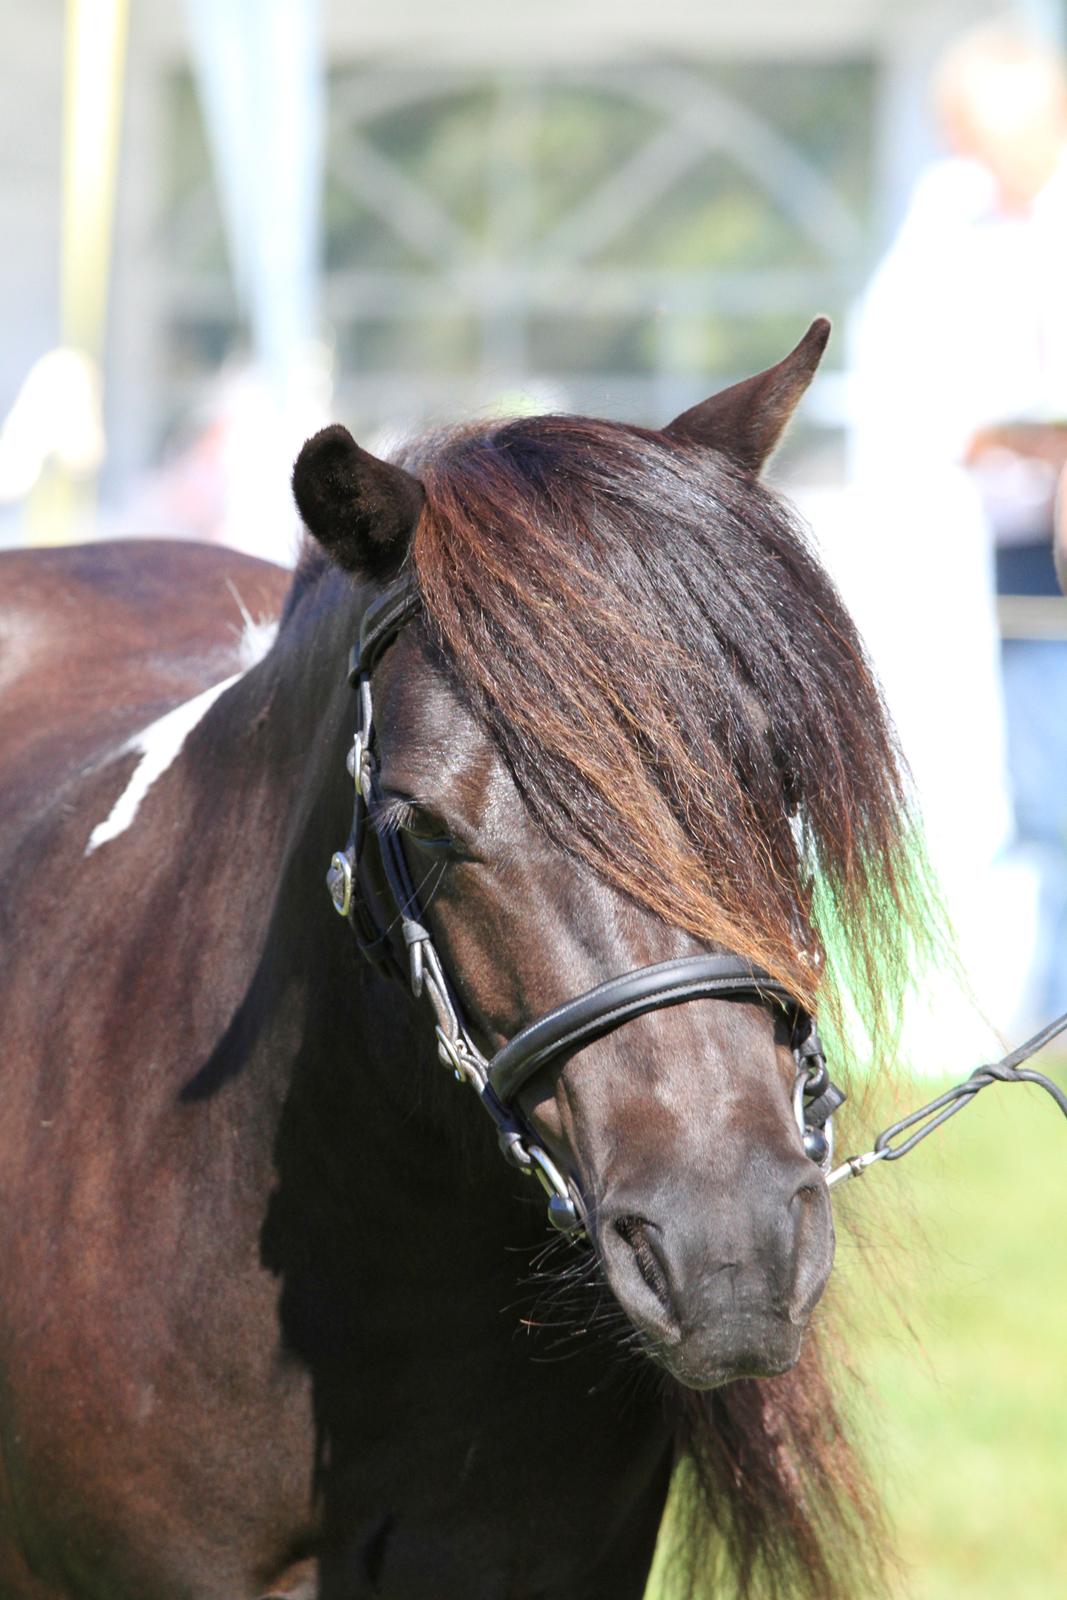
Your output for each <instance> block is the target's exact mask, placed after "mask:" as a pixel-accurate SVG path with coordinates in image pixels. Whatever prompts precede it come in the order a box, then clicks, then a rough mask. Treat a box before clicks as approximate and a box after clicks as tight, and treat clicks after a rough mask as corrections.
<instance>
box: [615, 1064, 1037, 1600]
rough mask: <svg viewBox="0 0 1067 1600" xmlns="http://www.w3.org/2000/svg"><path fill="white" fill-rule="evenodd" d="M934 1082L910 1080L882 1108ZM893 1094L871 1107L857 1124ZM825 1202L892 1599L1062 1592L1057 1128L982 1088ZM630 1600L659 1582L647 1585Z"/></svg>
mask: <svg viewBox="0 0 1067 1600" xmlns="http://www.w3.org/2000/svg"><path fill="white" fill-rule="evenodd" d="M1039 1064H1040V1063H1039ZM1045 1070H1046V1071H1047V1070H1049V1068H1048V1067H1047V1066H1045ZM1058 1077H1059V1080H1060V1081H1061V1082H1062V1081H1063V1077H1064V1074H1063V1072H1062V1071H1060V1072H1059V1074H1058ZM936 1091H937V1085H936V1084H929V1083H923V1084H920V1085H919V1086H918V1087H917V1088H916V1087H915V1086H910V1087H909V1090H908V1092H907V1093H906V1094H901V1095H900V1097H899V1101H900V1105H901V1106H902V1107H903V1108H904V1109H911V1107H912V1106H913V1105H917V1104H920V1103H921V1102H922V1101H923V1100H925V1099H927V1098H930V1097H931V1096H932V1095H933V1094H934V1093H936ZM896 1104H897V1101H896V1100H894V1102H893V1103H892V1104H890V1103H888V1102H887V1101H886V1100H885V1099H884V1098H883V1100H882V1101H881V1103H880V1104H879V1103H878V1102H872V1105H871V1106H870V1107H869V1108H866V1109H865V1111H864V1113H863V1118H862V1124H863V1126H864V1127H865V1128H868V1129H874V1128H876V1127H879V1126H882V1125H883V1123H884V1122H885V1121H891V1120H893V1116H894V1115H899V1114H900V1111H899V1110H898V1111H896V1112H894V1106H895V1105H896ZM879 1111H881V1112H882V1113H884V1115H883V1117H882V1121H881V1122H877V1121H876V1120H875V1118H876V1117H877V1116H878V1113H879ZM861 1138H862V1136H861V1137H857V1138H855V1139H854V1140H850V1141H849V1142H848V1150H849V1152H851V1151H852V1150H854V1149H857V1148H861V1147H862V1148H866V1144H865V1143H861ZM838 1196H839V1198H838V1199H837V1200H835V1206H836V1207H837V1209H838V1210H839V1211H840V1212H841V1213H842V1214H843V1215H844V1214H845V1213H846V1212H847V1214H848V1215H849V1216H850V1217H851V1218H853V1219H854V1221H855V1223H856V1225H857V1228H858V1229H862V1230H863V1231H864V1233H866V1234H868V1237H869V1241H870V1244H871V1246H872V1248H871V1249H859V1248H857V1246H856V1245H854V1244H852V1245H850V1243H849V1241H848V1238H847V1237H843V1238H842V1240H841V1243H840V1246H839V1253H838V1264H837V1267H836V1269H835V1283H834V1291H833V1292H834V1295H835V1297H836V1299H837V1302H838V1304H839V1306H841V1308H842V1309H843V1310H846V1311H847V1312H848V1313H849V1322H850V1324H851V1325H852V1326H853V1333H852V1337H851V1358H852V1359H851V1364H852V1365H853V1366H854V1368H855V1370H856V1371H857V1372H858V1373H859V1374H860V1376H861V1378H862V1381H863V1386H864V1390H863V1392H862V1393H860V1394H859V1395H857V1396H855V1398H854V1404H853V1411H854V1413H855V1415H856V1419H857V1423H858V1425H859V1427H860V1431H861V1433H862V1434H863V1436H864V1437H865V1438H866V1439H867V1442H868V1458H869V1460H870V1462H871V1465H872V1468H873V1471H874V1477H875V1480H876V1482H877V1483H879V1484H880V1486H881V1488H882V1490H883V1493H884V1495H885V1499H886V1504H887V1506H888V1509H889V1512H890V1516H891V1518H892V1521H893V1523H894V1525H895V1528H896V1533H897V1542H898V1547H899V1551H900V1555H901V1557H902V1560H903V1562H904V1564H905V1568H904V1576H903V1578H902V1580H901V1582H900V1585H899V1588H898V1590H897V1593H898V1595H899V1596H900V1600H1063V1597H1064V1596H1067V1122H1064V1119H1063V1118H1062V1117H1061V1115H1060V1113H1059V1112H1058V1111H1057V1109H1056V1107H1055V1105H1054V1104H1053V1103H1052V1101H1051V1100H1050V1099H1049V1098H1048V1097H1047V1096H1046V1095H1044V1094H1042V1092H1041V1091H1040V1090H1039V1089H1037V1088H1032V1087H1026V1088H1023V1087H1021V1086H1018V1087H1017V1086H1014V1085H1003V1086H1002V1085H994V1086H993V1087H992V1088H990V1089H988V1090H986V1091H985V1092H984V1093H983V1094H982V1095H980V1096H979V1097H978V1099H977V1101H975V1102H974V1103H973V1104H972V1105H971V1106H968V1107H966V1108H965V1109H964V1110H963V1111H962V1112H960V1114H959V1116H958V1117H957V1118H956V1119H955V1120H954V1121H953V1122H952V1123H951V1125H950V1126H949V1127H946V1128H944V1129H942V1130H940V1131H939V1132H938V1133H936V1134H934V1135H933V1136H932V1138H931V1139H930V1141H929V1142H928V1143H926V1144H925V1145H923V1146H922V1147H921V1149H919V1150H917V1151H915V1152H914V1154H912V1155H910V1156H908V1157H907V1158H906V1159H905V1160H903V1161H901V1162H899V1163H898V1164H896V1165H894V1166H883V1167H881V1168H875V1169H874V1170H873V1171H871V1172H870V1173H868V1175H867V1176H866V1178H864V1179H863V1180H861V1181H860V1182H858V1183H852V1184H848V1185H846V1186H845V1188H844V1189H843V1190H839V1191H838ZM864 1257H866V1258H867V1265H866V1266H864V1265H862V1264H861V1263H862V1259H863V1258H864ZM872 1263H873V1266H874V1271H873V1272H872V1271H871V1270H869V1269H870V1266H871V1264H872ZM647 1600H667V1596H666V1591H665V1590H664V1589H663V1588H661V1587H660V1586H659V1585H657V1584H656V1582H655V1581H653V1583H652V1585H651V1586H650V1588H649V1591H648V1597H647ZM857 1600H860V1597H857Z"/></svg>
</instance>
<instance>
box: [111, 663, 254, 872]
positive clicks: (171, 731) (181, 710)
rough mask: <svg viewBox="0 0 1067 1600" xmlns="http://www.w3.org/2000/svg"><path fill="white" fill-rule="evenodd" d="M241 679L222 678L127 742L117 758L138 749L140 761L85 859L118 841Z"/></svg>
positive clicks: (235, 677) (238, 675)
mask: <svg viewBox="0 0 1067 1600" xmlns="http://www.w3.org/2000/svg"><path fill="white" fill-rule="evenodd" d="M242 676H243V674H242V673H240V672H235V673H234V675H233V677H232V678H223V680H222V682H221V683H216V684H213V685H212V686H211V688H210V689H205V690H204V691H203V693H202V694H198V695H194V697H193V699H192V700H186V701H185V702H184V704H182V705H180V706H175V707H174V710H173V711H168V712H167V713H166V715H165V716H162V717H158V718H157V719H156V721H155V722H150V723H149V724H148V727H147V728H142V729H141V731H140V733H135V734H134V736H133V738H132V739H128V740H127V741H126V743H125V744H124V745H123V746H122V749H121V750H120V751H119V752H118V753H119V755H120V756H124V755H129V753H130V752H131V751H133V750H139V751H140V752H141V759H140V761H139V762H138V763H137V765H136V766H135V767H134V769H133V771H132V773H131V774H130V780H129V782H128V783H127V785H126V787H125V789H123V791H122V793H121V794H120V795H119V797H118V799H117V800H116V801H115V804H114V805H113V806H112V807H111V811H110V813H109V814H108V815H107V816H106V817H105V818H104V820H103V822H98V823H97V825H96V827H95V828H94V829H93V831H92V833H91V834H90V835H89V843H88V844H87V845H86V846H85V854H86V855H87V856H89V855H92V853H93V851H94V850H98V849H99V848H100V846H101V845H102V844H108V843H109V842H110V841H111V840H112V839H117V838H118V836H119V834H120V833H125V832H126V829H127V828H128V827H129V826H130V824H131V822H132V821H133V819H134V817H136V815H137V812H138V811H139V809H140V806H141V801H142V800H143V799H144V797H145V795H146V794H147V793H148V791H149V789H150V788H151V787H152V785H153V784H154V783H155V781H156V779H157V778H161V777H162V776H163V774H164V773H165V772H166V770H167V768H168V767H169V766H171V765H172V763H173V762H174V761H175V760H176V759H177V757H178V755H179V754H180V752H181V748H182V745H183V744H184V743H185V741H186V739H187V738H188V737H189V735H190V734H191V733H192V731H193V729H194V728H195V727H196V725H197V723H198V722H199V721H201V719H202V718H203V717H204V716H206V714H207V712H208V711H209V710H210V708H211V707H212V706H213V705H214V704H215V701H216V700H217V699H218V698H219V696H220V695H221V694H225V692H226V690H227V689H228V688H230V686H231V684H234V683H236V682H237V680H238V678H240V677H242Z"/></svg>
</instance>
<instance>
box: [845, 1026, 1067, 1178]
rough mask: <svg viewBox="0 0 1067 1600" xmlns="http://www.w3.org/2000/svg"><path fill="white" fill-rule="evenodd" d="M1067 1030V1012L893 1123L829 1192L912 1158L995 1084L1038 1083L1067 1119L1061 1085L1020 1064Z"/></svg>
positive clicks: (853, 1159)
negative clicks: (878, 1165) (880, 1163)
mask: <svg viewBox="0 0 1067 1600" xmlns="http://www.w3.org/2000/svg"><path fill="white" fill-rule="evenodd" d="M1065 1029H1067V1012H1064V1014H1063V1016H1062V1017H1057V1018H1056V1020H1055V1022H1050V1023H1049V1024H1048V1026H1047V1027H1044V1028H1042V1029H1041V1031H1040V1033H1035V1034H1034V1036H1033V1038H1032V1039H1027V1041H1026V1043H1025V1044H1021V1045H1019V1047H1018V1049H1016V1050H1011V1051H1009V1053H1008V1054H1007V1055H1006V1056H1002V1057H1001V1059H1000V1060H999V1061H994V1062H990V1063H989V1064H987V1065H986V1066H982V1067H976V1068H975V1070H974V1072H972V1073H971V1075H970V1077H969V1078H965V1079H964V1080H963V1082H962V1083H957V1084H954V1085H953V1087H952V1088H951V1089H946V1090H945V1092H944V1094H939V1095H938V1096H937V1098H936V1100H930V1101H928V1102H927V1104H926V1105H924V1106H920V1107H919V1109H918V1111H913V1112H912V1113H911V1115H910V1116H907V1117H901V1119H900V1121H899V1122H894V1123H892V1124H891V1125H890V1126H889V1127H888V1128H884V1129H883V1130H882V1132H881V1133H880V1134H879V1135H878V1137H877V1139H876V1140H875V1141H874V1146H873V1148H872V1149H870V1150H867V1151H865V1152H864V1154H863V1155H860V1156H849V1158H848V1160H847V1161H843V1162H842V1163H841V1165H840V1166H839V1167H835V1168H834V1169H833V1171H832V1172H830V1173H829V1174H828V1175H827V1179H826V1185H827V1188H830V1189H832V1188H833V1187H834V1185H835V1184H838V1183H846V1182H847V1181H848V1179H849V1178H862V1176H863V1174H864V1173H865V1172H866V1171H867V1168H868V1167H873V1166H874V1164H875V1162H877V1161H899V1160H900V1158H901V1156H906V1155H908V1154H909V1153H910V1152H911V1151H912V1150H914V1149H915V1147H916V1145H919V1144H921V1143H922V1141H923V1140H924V1139H925V1138H927V1136H928V1135H929V1134H931V1133H933V1131H934V1129H935V1128H939V1127H940V1126H941V1124H942V1123H943V1122H947V1121H948V1119H949V1118H950V1117H954V1116H955V1115H956V1113H957V1111H962V1110H963V1108H964V1106H965V1105H969V1104H970V1102H971V1101H972V1100H973V1099H974V1098H975V1096H976V1095H977V1094H980V1093H981V1091H982V1090H983V1089H988V1088H989V1086H990V1084H992V1083H1036V1084H1037V1085H1038V1087H1039V1088H1041V1089H1045V1090H1046V1091H1047V1092H1048V1093H1049V1094H1050V1095H1051V1096H1052V1098H1053V1100H1055V1102H1056V1104H1057V1105H1058V1106H1059V1108H1060V1110H1061V1111H1062V1112H1063V1114H1064V1116H1065V1117H1067V1093H1064V1091H1063V1090H1062V1089H1061V1088H1060V1086H1059V1084H1057V1083H1053V1081H1052V1079H1051V1078H1046V1076H1045V1074H1044V1073H1043V1072H1034V1071H1033V1070H1031V1069H1025V1070H1020V1064H1021V1063H1022V1062H1023V1061H1028V1060H1029V1059H1030V1057H1031V1056H1035V1055H1036V1054H1037V1052H1038V1051H1039V1050H1043V1049H1044V1048H1045V1046H1046V1045H1047V1044H1049V1043H1050V1042H1051V1041H1052V1040H1053V1039H1055V1038H1056V1037H1057V1036H1058V1035H1059V1034H1061V1033H1063V1032H1064V1030H1065ZM909 1128H914V1129H915V1130H916V1131H915V1132H914V1133H912V1134H909V1135H908V1137H907V1138H906V1139H904V1140H903V1141H902V1142H901V1143H900V1144H895V1143H894V1142H893V1141H894V1140H895V1139H897V1138H898V1137H899V1135H900V1134H906V1133H907V1131H908V1129H909Z"/></svg>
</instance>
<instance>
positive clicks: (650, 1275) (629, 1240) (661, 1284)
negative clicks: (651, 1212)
mask: <svg viewBox="0 0 1067 1600" xmlns="http://www.w3.org/2000/svg"><path fill="white" fill-rule="evenodd" d="M612 1226H613V1227H614V1229H615V1232H616V1233H617V1234H618V1235H619V1238H620V1239H622V1240H623V1241H624V1242H625V1243H626V1244H628V1245H629V1247H630V1249H631V1250H632V1251H633V1255H634V1260H635V1261H636V1263H637V1270H638V1272H639V1273H640V1274H641V1276H642V1278H643V1279H644V1281H645V1283H646V1284H647V1285H648V1287H649V1288H650V1289H651V1290H652V1293H653V1294H654V1295H655V1297H656V1299H657V1300H658V1301H659V1303H660V1305H661V1306H662V1307H663V1309H664V1311H670V1309H671V1301H670V1290H669V1287H668V1284H667V1275H666V1273H665V1272H664V1270H663V1267H662V1266H661V1265H660V1259H659V1257H658V1256H657V1254H656V1252H655V1250H654V1249H653V1248H652V1245H651V1244H650V1242H649V1238H648V1232H647V1230H648V1228H649V1226H650V1224H649V1223H648V1222H646V1220H645V1218H644V1217H616V1218H615V1221H614V1223H613V1224H612Z"/></svg>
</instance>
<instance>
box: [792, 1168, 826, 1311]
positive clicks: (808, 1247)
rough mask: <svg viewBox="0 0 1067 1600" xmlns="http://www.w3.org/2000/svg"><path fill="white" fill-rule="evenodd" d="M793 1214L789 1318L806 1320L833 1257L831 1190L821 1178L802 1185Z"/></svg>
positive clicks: (793, 1200) (796, 1197)
mask: <svg viewBox="0 0 1067 1600" xmlns="http://www.w3.org/2000/svg"><path fill="white" fill-rule="evenodd" d="M790 1209H791V1211H792V1212H793V1217H794V1227H795V1234H794V1245H793V1249H794V1271H793V1282H792V1285H791V1290H790V1295H789V1320H790V1322H792V1323H796V1324H801V1323H804V1322H806V1321H807V1319H808V1317H809V1316H810V1315H811V1312H812V1310H813V1309H814V1306H815V1302H816V1301H817V1300H818V1298H819V1296H820V1295H821V1294H822V1291H823V1289H824V1288H825V1287H826V1280H827V1278H828V1277H829V1275H830V1268H831V1266H832V1265H833V1259H834V1225H833V1218H832V1216H831V1213H830V1199H829V1191H828V1189H827V1187H826V1185H825V1183H823V1182H821V1181H817V1182H809V1183H804V1184H801V1186H800V1188H799V1189H798V1190H797V1191H796V1193H795V1194H794V1196H793V1199H792V1201H791V1203H790Z"/></svg>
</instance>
